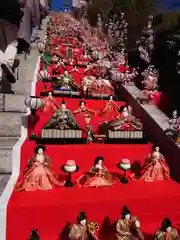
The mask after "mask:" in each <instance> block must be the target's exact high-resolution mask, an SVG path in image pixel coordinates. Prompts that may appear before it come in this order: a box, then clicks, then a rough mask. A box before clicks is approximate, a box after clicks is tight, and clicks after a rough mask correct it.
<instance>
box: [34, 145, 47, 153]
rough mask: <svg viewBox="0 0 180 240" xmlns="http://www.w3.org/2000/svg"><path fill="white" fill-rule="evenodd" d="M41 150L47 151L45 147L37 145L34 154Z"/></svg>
mask: <svg viewBox="0 0 180 240" xmlns="http://www.w3.org/2000/svg"><path fill="white" fill-rule="evenodd" d="M39 149H42V150H43V151H46V147H45V146H44V145H37V146H36V147H35V148H34V152H35V153H38V151H39Z"/></svg>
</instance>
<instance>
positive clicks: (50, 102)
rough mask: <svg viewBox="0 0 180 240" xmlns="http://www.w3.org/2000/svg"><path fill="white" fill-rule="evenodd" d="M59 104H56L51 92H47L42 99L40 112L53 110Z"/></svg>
mask: <svg viewBox="0 0 180 240" xmlns="http://www.w3.org/2000/svg"><path fill="white" fill-rule="evenodd" d="M57 108H59V106H58V105H57V104H56V100H55V98H53V96H52V92H49V93H48V96H47V97H45V98H44V99H43V107H42V110H41V111H42V112H43V113H47V112H54V111H55V110H56V109H57Z"/></svg>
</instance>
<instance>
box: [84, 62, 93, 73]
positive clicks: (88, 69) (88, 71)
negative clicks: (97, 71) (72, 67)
mask: <svg viewBox="0 0 180 240" xmlns="http://www.w3.org/2000/svg"><path fill="white" fill-rule="evenodd" d="M93 74H94V70H93V65H92V63H91V62H90V63H88V65H87V67H86V69H85V70H84V76H94V75H93Z"/></svg>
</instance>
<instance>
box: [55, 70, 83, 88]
mask: <svg viewBox="0 0 180 240" xmlns="http://www.w3.org/2000/svg"><path fill="white" fill-rule="evenodd" d="M54 88H55V89H62V90H78V89H79V86H78V85H77V84H76V83H75V81H74V78H73V77H72V76H69V74H68V72H67V71H65V72H64V74H63V75H61V77H60V79H56V81H55V82H54Z"/></svg>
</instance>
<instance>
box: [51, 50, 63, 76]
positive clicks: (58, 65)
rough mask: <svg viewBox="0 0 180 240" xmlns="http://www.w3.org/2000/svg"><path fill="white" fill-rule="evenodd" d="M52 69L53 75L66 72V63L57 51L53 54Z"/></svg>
mask: <svg viewBox="0 0 180 240" xmlns="http://www.w3.org/2000/svg"><path fill="white" fill-rule="evenodd" d="M50 71H51V73H52V75H53V74H58V75H62V74H64V71H65V65H64V63H63V60H62V58H61V56H59V55H58V54H56V53H54V54H53V56H52V64H51V67H50Z"/></svg>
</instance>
